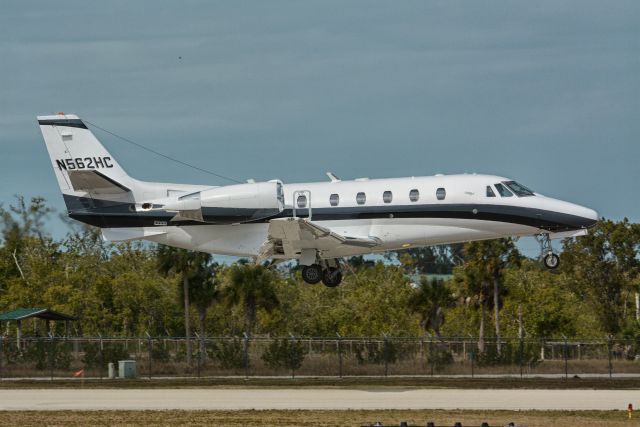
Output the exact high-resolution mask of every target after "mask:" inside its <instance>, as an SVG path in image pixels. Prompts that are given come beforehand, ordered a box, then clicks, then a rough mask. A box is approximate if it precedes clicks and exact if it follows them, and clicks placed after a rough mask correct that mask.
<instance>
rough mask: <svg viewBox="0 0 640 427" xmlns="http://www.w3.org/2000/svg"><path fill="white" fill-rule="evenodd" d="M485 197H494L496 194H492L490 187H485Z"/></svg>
mask: <svg viewBox="0 0 640 427" xmlns="http://www.w3.org/2000/svg"><path fill="white" fill-rule="evenodd" d="M487 197H496V193H494V192H493V190H492V189H491V186H490V185H487Z"/></svg>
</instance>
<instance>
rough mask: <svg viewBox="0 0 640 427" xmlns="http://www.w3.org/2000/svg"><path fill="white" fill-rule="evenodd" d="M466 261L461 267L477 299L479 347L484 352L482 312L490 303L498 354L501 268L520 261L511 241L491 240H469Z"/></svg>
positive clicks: (465, 253) (500, 346)
mask: <svg viewBox="0 0 640 427" xmlns="http://www.w3.org/2000/svg"><path fill="white" fill-rule="evenodd" d="M464 258H465V263H464V265H463V266H462V269H463V271H464V274H465V282H466V284H467V286H468V288H469V290H470V291H471V292H472V293H474V294H475V296H476V297H477V298H478V300H479V303H480V307H481V310H482V313H481V316H480V332H479V341H478V350H479V351H480V352H484V328H485V314H486V309H487V307H488V306H489V305H491V304H492V305H493V311H494V324H495V333H496V350H497V352H498V354H500V353H501V350H502V343H501V342H500V307H501V305H502V300H501V296H502V294H503V293H504V289H502V288H501V284H502V275H503V273H504V269H505V268H507V267H508V266H510V265H517V264H519V262H520V253H519V252H518V249H517V248H516V246H515V244H514V243H513V240H512V239H510V238H507V239H494V240H482V241H476V242H470V243H467V244H465V246H464Z"/></svg>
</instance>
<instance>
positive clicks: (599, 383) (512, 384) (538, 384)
mask: <svg viewBox="0 0 640 427" xmlns="http://www.w3.org/2000/svg"><path fill="white" fill-rule="evenodd" d="M371 386H383V387H385V386H386V387H420V388H472V389H483V388H484V389H494V388H495V389H513V388H523V389H524V388H526V389H599V390H606V389H640V378H615V379H608V378H573V377H569V378H568V379H566V380H565V379H560V378H553V379H552V378H524V379H520V378H517V377H516V378H473V379H472V378H437V377H436V378H430V377H387V378H385V377H374V378H363V377H348V378H342V379H339V378H327V377H317V378H313V377H304V378H295V379H292V378H290V377H289V378H287V377H281V378H249V379H244V378H238V377H235V378H228V377H220V378H202V379H198V378H171V379H151V380H149V379H144V378H140V379H135V380H122V379H116V380H107V379H104V380H98V379H86V380H82V379H79V378H77V379H71V378H69V379H55V380H53V381H49V380H10V381H9V380H0V389H20V388H27V389H28V388H79V387H84V388H199V387H203V388H206V387H260V388H264V387H274V388H278V387H286V388H291V387H341V388H358V387H371Z"/></svg>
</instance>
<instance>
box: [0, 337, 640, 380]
mask: <svg viewBox="0 0 640 427" xmlns="http://www.w3.org/2000/svg"><path fill="white" fill-rule="evenodd" d="M189 341H190V343H191V346H192V359H191V362H190V363H189V362H188V360H187V340H186V339H185V338H176V337H173V338H171V337H150V336H148V337H131V338H103V337H92V338H88V337H39V338H38V337H22V338H21V339H20V341H19V342H18V341H17V339H16V338H15V337H13V338H12V337H0V379H2V378H4V379H6V378H21V377H22V378H24V377H43V378H47V377H50V378H69V377H72V376H73V375H74V374H75V375H76V376H82V377H92V378H107V376H108V372H107V366H108V364H109V363H110V362H111V363H114V364H115V366H116V368H117V366H118V362H119V361H120V360H135V361H136V367H137V375H138V377H149V378H152V377H199V378H202V377H232V376H238V377H264V376H275V377H298V376H314V377H353V376H373V377H384V376H466V377H482V376H488V375H512V376H516V377H518V376H522V377H525V376H541V375H542V376H554V377H559V378H564V377H573V376H576V375H577V376H581V375H594V374H596V375H601V376H604V377H606V376H614V375H621V374H624V375H638V376H640V340H625V339H614V338H594V339H579V340H578V339H565V338H560V339H518V338H504V339H501V340H500V341H499V342H498V341H497V340H495V339H489V338H487V339H485V340H484V345H482V343H479V341H478V338H473V337H469V338H455V337H444V338H436V337H410V338H407V337H402V338H399V337H359V338H343V337H325V338H309V337H294V336H290V337H281V338H267V337H248V336H246V335H245V336H243V337H197V336H196V337H193V338H191V339H190V340H189ZM480 349H482V350H483V351H480Z"/></svg>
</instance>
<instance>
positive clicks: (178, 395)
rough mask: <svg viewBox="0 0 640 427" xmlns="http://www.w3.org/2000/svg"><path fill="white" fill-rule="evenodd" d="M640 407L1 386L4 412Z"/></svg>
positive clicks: (524, 393)
mask: <svg viewBox="0 0 640 427" xmlns="http://www.w3.org/2000/svg"><path fill="white" fill-rule="evenodd" d="M629 403H633V405H634V406H640V390H521V389H518V390H486V389H485V390H468V389H467V390H457V389H402V388H372V389H368V390H367V389H327V388H298V389H254V388H252V389H239V388H233V389H86V390H80V389H36V390H25V389H22V390H0V410H124V409H129V410H153V409H156V410H158V409H207V410H239V409H511V410H517V409H540V410H608V409H625V408H626V407H627V404H629Z"/></svg>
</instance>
